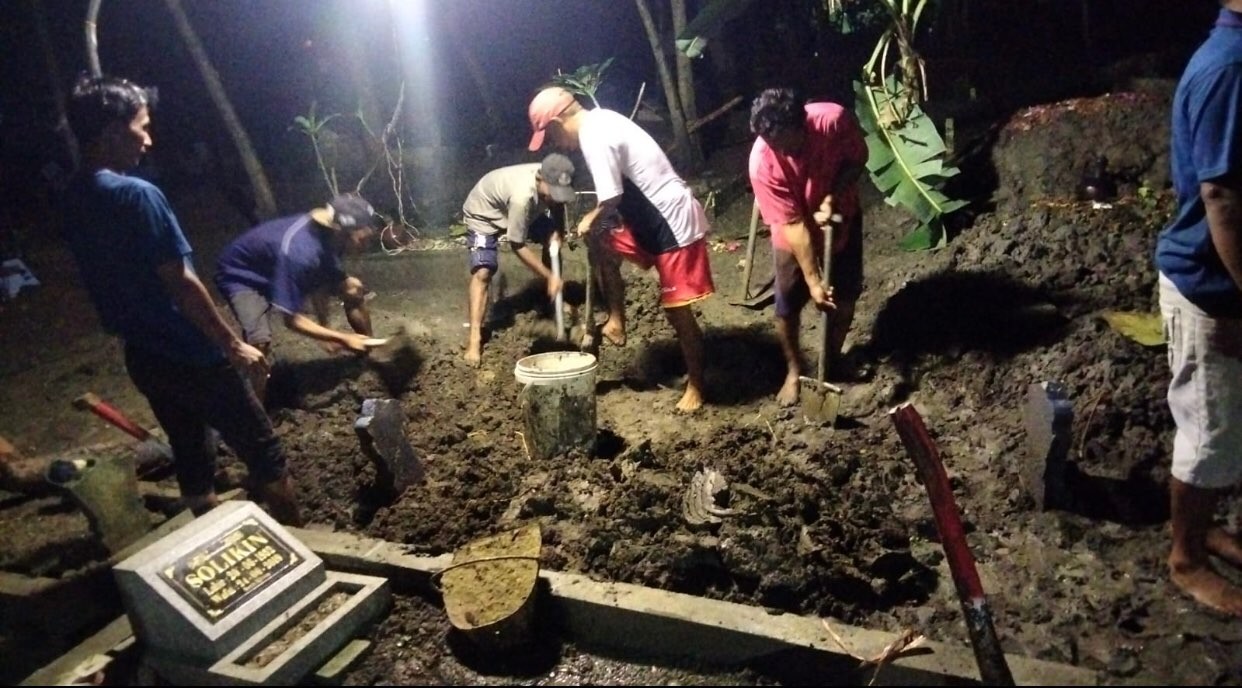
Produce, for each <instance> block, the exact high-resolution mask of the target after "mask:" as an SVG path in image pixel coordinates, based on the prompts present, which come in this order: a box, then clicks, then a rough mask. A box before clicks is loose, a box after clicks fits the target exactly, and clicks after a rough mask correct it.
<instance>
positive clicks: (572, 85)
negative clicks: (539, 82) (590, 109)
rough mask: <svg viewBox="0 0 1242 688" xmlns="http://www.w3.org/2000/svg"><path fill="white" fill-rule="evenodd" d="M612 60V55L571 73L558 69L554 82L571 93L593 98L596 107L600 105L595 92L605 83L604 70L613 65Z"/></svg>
mask: <svg viewBox="0 0 1242 688" xmlns="http://www.w3.org/2000/svg"><path fill="white" fill-rule="evenodd" d="M612 60H613V58H611V57H610V58H608V59H607V60H604V61H603V62H600V63H598V64H591V65H583V66H581V67H579V68H578V69H576V70H574V71H573V72H572V73H570V74H565V73H564V72H562V71H560V70H559V69H558V70H557V71H556V76H554V77H552V84H553V85H554V86H560V87H561V88H563V89H565V90H566V91H569V92H570V93H576V94H578V95H583V96H586V97H587V98H590V99H591V102H592V103H594V104H595V107H599V101H598V100H596V98H595V93H596V91H598V90H599V85H600V84H601V83H603V81H604V71H605V70H607V69H608V67H609V66H610V65H612Z"/></svg>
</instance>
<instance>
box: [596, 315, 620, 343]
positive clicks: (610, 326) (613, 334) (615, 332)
mask: <svg viewBox="0 0 1242 688" xmlns="http://www.w3.org/2000/svg"><path fill="white" fill-rule="evenodd" d="M599 333H600V334H602V335H604V339H607V340H608V343H610V344H612V345H613V346H625V325H622V324H621V323H619V322H617V321H616V320H614V319H613V318H609V319H608V321H607V322H605V323H604V325H603V327H600V328H599Z"/></svg>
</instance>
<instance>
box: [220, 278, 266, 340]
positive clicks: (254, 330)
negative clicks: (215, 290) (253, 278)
mask: <svg viewBox="0 0 1242 688" xmlns="http://www.w3.org/2000/svg"><path fill="white" fill-rule="evenodd" d="M228 300H229V308H230V309H231V310H232V311H233V315H234V316H235V317H236V318H237V323H238V324H239V325H241V329H242V339H244V340H245V341H246V343H247V344H250V345H252V346H263V345H267V344H271V342H272V321H271V316H272V304H271V303H269V302H268V300H267V299H265V298H264V297H263V295H262V294H260V293H259V292H257V291H251V290H249V289H243V290H241V291H239V292H236V293H234V294H232V295H231V296H229V297H228Z"/></svg>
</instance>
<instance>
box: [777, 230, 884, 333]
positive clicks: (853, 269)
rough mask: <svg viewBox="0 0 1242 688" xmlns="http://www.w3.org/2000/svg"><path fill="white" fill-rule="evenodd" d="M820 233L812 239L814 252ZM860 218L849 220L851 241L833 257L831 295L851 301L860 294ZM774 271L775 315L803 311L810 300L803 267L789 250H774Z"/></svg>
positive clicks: (861, 283) (787, 315) (818, 244)
mask: <svg viewBox="0 0 1242 688" xmlns="http://www.w3.org/2000/svg"><path fill="white" fill-rule="evenodd" d="M823 236H824V235H823V234H819V235H818V236H817V237H815V238H814V240H813V243H814V244H815V250H816V255H822V254H820V253H819V251H820V249H821V247H822V246H823ZM862 248H863V246H862V218H861V217H859V218H856V219H855V220H854V221H853V222H852V223H850V240H849V243H847V244H846V245H845V248H844V249H843V250H842V251H841V252H840V253H835V254H833V256H832V298H833V299H834V300H836V301H844V302H852V301H857V300H858V297H859V296H862V287H863V251H862ZM772 261H773V274H774V275H775V276H776V317H778V318H788V317H789V316H791V315H793V314H794V313H797V312H799V311H801V310H802V307H803V306H805V305H806V303H807V301H810V300H811V291H810V290H809V289H807V286H806V280H805V279H803V278H802V268H800V267H799V266H798V261H797V260H796V259H795V258H794V255H793V254H792V253H790V252H789V251H782V250H773V251H772Z"/></svg>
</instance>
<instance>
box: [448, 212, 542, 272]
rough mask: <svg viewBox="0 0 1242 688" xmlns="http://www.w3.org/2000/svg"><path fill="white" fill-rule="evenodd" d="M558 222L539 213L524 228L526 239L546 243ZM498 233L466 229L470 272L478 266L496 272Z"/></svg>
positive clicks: (498, 255)
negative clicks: (484, 232) (482, 232)
mask: <svg viewBox="0 0 1242 688" xmlns="http://www.w3.org/2000/svg"><path fill="white" fill-rule="evenodd" d="M558 224H559V223H558V222H556V221H555V220H553V219H552V218H550V217H548V216H546V215H541V216H539V217H537V218H535V221H534V222H532V223H530V227H527V228H526V241H527V243H531V244H544V245H546V244H547V243H548V238H549V237H551V236H552V233H553V232H554V231H556V229H557V225H558ZM499 244H500V235H499V234H480V233H479V232H476V231H474V230H473V229H469V230H466V246H467V247H468V248H469V249H470V274H472V275H473V274H474V272H475V271H476V270H478V269H480V268H487V269H488V270H491V271H492V272H496V270H498V269H499V268H500V251H499Z"/></svg>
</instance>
